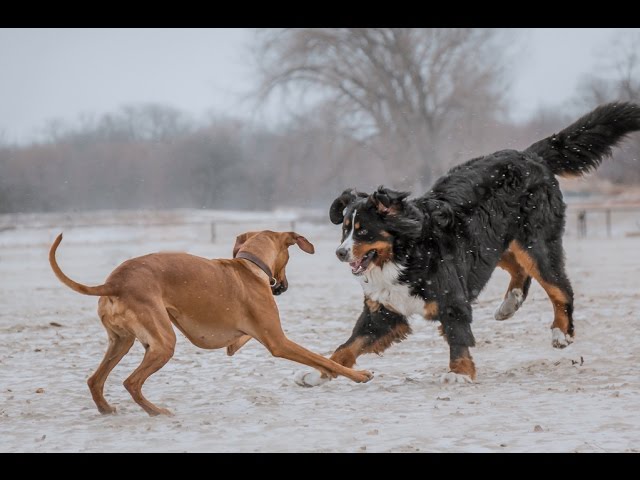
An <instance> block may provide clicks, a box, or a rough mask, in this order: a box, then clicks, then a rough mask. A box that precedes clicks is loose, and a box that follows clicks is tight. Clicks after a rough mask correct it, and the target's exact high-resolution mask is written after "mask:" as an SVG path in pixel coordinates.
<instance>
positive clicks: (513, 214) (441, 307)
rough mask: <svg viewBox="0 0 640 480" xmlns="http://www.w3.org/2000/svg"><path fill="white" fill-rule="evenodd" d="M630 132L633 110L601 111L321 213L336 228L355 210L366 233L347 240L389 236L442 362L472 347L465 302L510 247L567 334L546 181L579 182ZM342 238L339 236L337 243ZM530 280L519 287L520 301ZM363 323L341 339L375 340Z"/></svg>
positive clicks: (554, 215)
mask: <svg viewBox="0 0 640 480" xmlns="http://www.w3.org/2000/svg"><path fill="white" fill-rule="evenodd" d="M634 130H640V108H639V107H638V106H637V105H634V104H630V103H612V104H608V105H603V106H601V107H598V108H597V109H595V110H594V111H593V112H591V113H589V114H587V115H585V116H583V117H582V118H580V119H579V120H578V121H577V122H575V123H574V124H573V125H571V126H570V127H568V128H566V129H564V130H562V131H561V132H560V133H558V134H555V135H552V136H551V137H548V138H546V139H544V140H541V141H539V142H537V143H535V144H533V145H532V146H531V147H529V148H528V149H526V150H525V151H515V150H502V151H498V152H495V153H493V154H491V155H486V156H483V157H479V158H475V159H473V160H470V161H468V162H466V163H463V164H461V165H458V166H456V167H454V168H452V169H451V170H450V171H449V173H448V174H447V175H445V176H443V177H442V178H440V179H439V180H437V181H436V182H435V184H434V185H433V188H432V189H431V190H430V191H429V192H427V193H426V194H424V195H423V196H421V197H418V198H415V199H412V200H408V199H407V196H408V194H407V193H406V192H396V191H393V190H390V189H387V188H384V187H379V188H378V190H377V191H376V192H374V193H373V194H372V195H369V196H367V197H366V198H365V197H364V196H359V195H355V194H353V193H351V194H348V193H349V192H352V191H351V190H345V192H344V193H343V195H341V196H340V197H338V199H336V201H334V203H333V205H332V207H331V214H330V215H331V221H332V222H333V223H336V224H339V223H341V222H342V221H343V219H346V218H351V217H352V215H353V212H354V209H357V217H356V218H357V221H358V222H359V225H360V230H361V231H363V232H366V235H359V234H358V231H357V230H354V236H353V238H354V241H355V242H364V243H366V242H372V240H376V239H379V238H381V235H383V236H385V238H387V237H388V236H387V235H386V234H390V235H391V240H390V241H392V244H393V256H392V260H390V261H393V262H395V263H396V264H398V265H399V266H401V267H402V272H401V274H400V276H399V277H398V279H397V283H400V284H404V285H407V286H408V287H409V289H410V292H411V294H412V295H415V296H418V297H421V298H422V299H424V301H425V302H435V303H436V304H437V305H438V320H439V321H440V322H441V324H442V330H443V335H444V337H445V338H446V340H447V341H448V343H449V345H450V346H451V360H452V361H453V360H455V359H456V358H457V356H458V355H459V354H458V353H457V352H468V349H467V348H464V347H471V346H474V344H475V340H474V337H473V333H472V331H471V320H472V309H471V303H472V302H473V301H474V300H475V299H476V298H477V297H478V294H479V293H480V291H481V290H482V289H483V288H484V286H485V285H486V284H487V282H488V280H489V278H490V277H491V274H492V273H493V270H494V269H495V267H496V265H497V264H498V261H499V260H500V258H501V256H502V255H503V253H504V252H505V251H506V250H507V249H508V248H509V247H510V245H512V246H513V245H517V246H519V248H520V249H521V251H522V252H525V254H526V255H527V258H531V259H532V260H533V262H534V265H535V268H536V269H537V272H538V278H537V279H538V280H539V281H541V282H542V283H544V284H547V285H551V286H552V290H553V289H556V290H555V291H559V292H561V295H562V296H563V297H564V300H563V302H562V305H560V306H559V307H558V308H559V309H560V311H561V312H562V311H563V312H564V314H565V315H566V317H568V322H569V323H568V327H567V331H566V332H564V333H568V334H569V335H570V336H573V333H574V327H573V320H572V313H573V291H572V288H571V284H570V282H569V279H568V278H567V276H566V274H565V271H564V253H563V249H562V235H563V231H564V224H565V204H564V202H563V199H562V193H561V192H560V188H559V186H558V182H557V180H556V178H555V176H554V174H555V175H567V174H569V175H575V174H583V173H585V172H587V171H589V170H591V169H594V168H596V167H597V166H598V165H599V164H600V162H601V159H602V157H603V156H606V155H609V154H610V153H611V148H612V147H613V146H614V145H615V144H616V143H617V142H618V141H619V140H620V139H621V138H623V137H624V135H625V134H627V133H629V132H631V131H634ZM338 210H339V212H338ZM348 231H349V229H348V228H345V229H344V234H343V239H344V238H345V236H346V235H347V233H348ZM512 242H514V243H513V244H512ZM527 273H528V274H531V273H530V272H529V271H528V272H527ZM530 281H531V280H530V278H528V279H527V280H526V282H525V285H524V288H523V290H524V295H525V296H526V293H527V291H528V289H529V284H530ZM556 303H557V302H556ZM386 307H388V308H389V309H390V310H397V309H394V306H393V305H386ZM396 315H397V314H396ZM369 316H370V313H369V312H368V310H367V308H366V305H365V310H364V312H363V314H362V316H361V317H360V319H359V320H358V323H357V324H356V327H355V328H354V332H353V336H352V338H351V339H350V341H353V340H354V338H356V337H357V335H358V334H360V335H362V336H364V335H366V336H367V339H370V338H371V337H372V335H373V337H375V336H376V335H377V334H378V333H380V334H381V335H382V334H383V333H384V331H385V329H384V328H380V327H378V328H375V329H374V328H371V327H367V328H365V326H369V325H371V323H370V322H369V320H368V319H369V318H370V317H369ZM398 321H399V319H397V318H393V322H396V323H397V322H398ZM404 321H406V319H404ZM345 345H346V344H345ZM338 350H340V349H338ZM460 355H462V354H460ZM468 358H469V360H470V359H471V357H470V355H469V356H468Z"/></svg>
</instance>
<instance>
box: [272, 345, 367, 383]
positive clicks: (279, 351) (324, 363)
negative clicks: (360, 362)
mask: <svg viewBox="0 0 640 480" xmlns="http://www.w3.org/2000/svg"><path fill="white" fill-rule="evenodd" d="M266 346H267V348H268V349H269V351H270V352H271V354H272V355H273V356H275V357H281V358H286V359H287V360H292V361H294V362H298V363H302V364H304V365H309V366H310V367H313V368H317V369H318V370H320V371H322V372H323V373H328V374H329V375H330V376H332V377H335V376H337V375H342V376H344V377H347V378H349V379H351V380H353V381H354V382H356V383H364V382H368V381H369V380H371V379H372V378H373V375H372V374H371V373H370V372H368V371H366V370H353V369H351V368H347V367H344V366H342V365H340V364H339V363H336V362H334V361H333V360H329V359H328V358H325V357H323V356H322V355H318V354H317V353H313V352H311V351H309V350H307V349H306V348H304V347H301V346H300V345H298V344H297V343H295V342H292V341H291V340H289V339H288V338H287V337H285V336H283V337H282V338H280V339H278V340H276V341H270V342H269V343H268V344H267V345H266Z"/></svg>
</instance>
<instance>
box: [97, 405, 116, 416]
mask: <svg viewBox="0 0 640 480" xmlns="http://www.w3.org/2000/svg"><path fill="white" fill-rule="evenodd" d="M98 411H99V412H100V413H101V414H102V415H113V414H115V413H116V407H112V406H111V405H107V406H106V407H98Z"/></svg>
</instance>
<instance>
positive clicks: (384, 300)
mask: <svg viewBox="0 0 640 480" xmlns="http://www.w3.org/2000/svg"><path fill="white" fill-rule="evenodd" d="M402 269H403V267H401V266H399V265H397V264H395V263H393V262H388V263H385V264H384V265H383V266H382V268H380V267H374V268H372V269H371V270H369V271H368V272H366V273H365V274H363V275H362V276H361V277H359V279H360V284H361V285H362V289H363V290H364V294H365V296H366V297H367V298H369V299H371V300H373V301H375V302H378V303H381V304H382V305H384V306H385V307H387V308H389V309H391V310H394V311H396V312H398V313H400V314H402V315H404V316H405V317H409V316H411V315H420V316H424V312H425V301H424V300H423V299H422V298H420V297H418V296H416V295H412V294H411V292H410V289H409V286H408V285H405V284H403V283H400V282H399V281H398V277H399V276H400V274H401V273H402Z"/></svg>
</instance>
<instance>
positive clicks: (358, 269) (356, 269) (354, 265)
mask: <svg viewBox="0 0 640 480" xmlns="http://www.w3.org/2000/svg"><path fill="white" fill-rule="evenodd" d="M363 261H364V258H361V259H360V260H358V261H355V262H349V266H350V267H351V273H353V274H355V275H357V274H359V273H362V272H363V271H364V268H362V262H363Z"/></svg>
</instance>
